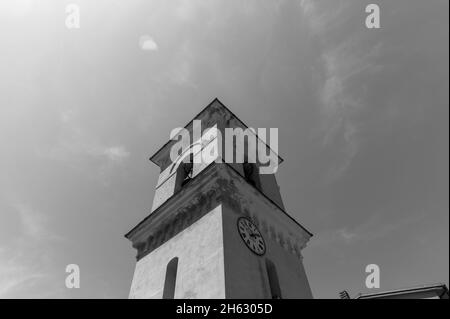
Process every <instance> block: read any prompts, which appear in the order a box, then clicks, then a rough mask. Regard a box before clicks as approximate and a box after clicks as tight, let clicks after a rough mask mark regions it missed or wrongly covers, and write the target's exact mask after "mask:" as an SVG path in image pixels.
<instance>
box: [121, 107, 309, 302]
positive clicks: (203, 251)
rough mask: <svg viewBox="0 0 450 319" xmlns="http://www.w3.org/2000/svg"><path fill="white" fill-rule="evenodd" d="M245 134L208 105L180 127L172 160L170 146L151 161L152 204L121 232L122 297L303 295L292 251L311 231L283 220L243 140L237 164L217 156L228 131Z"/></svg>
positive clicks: (275, 194)
mask: <svg viewBox="0 0 450 319" xmlns="http://www.w3.org/2000/svg"><path fill="white" fill-rule="evenodd" d="M197 123H200V124H201V130H200V131H199V132H197V134H196V132H195V131H196V124H197ZM247 128H248V127H247V126H246V125H245V124H244V123H243V122H242V121H240V120H239V119H238V118H237V117H236V116H235V115H234V114H233V113H232V112H231V111H230V110H229V109H228V108H227V107H225V106H224V105H223V104H222V103H221V102H220V101H219V100H218V99H215V100H214V101H212V102H211V103H210V104H209V105H208V106H207V107H206V108H204V109H203V110H202V111H201V112H200V113H199V114H198V115H197V116H196V117H195V118H194V119H193V120H192V121H191V122H189V123H188V124H187V125H186V126H185V128H184V130H185V132H189V135H190V136H191V137H192V140H191V142H190V145H189V147H188V148H187V151H185V152H181V153H180V154H178V157H177V159H176V160H172V159H173V148H174V147H175V146H176V144H177V143H179V140H176V139H173V140H169V142H167V143H166V144H165V145H164V146H163V147H162V148H161V149H160V150H159V151H157V152H156V153H155V154H154V155H153V156H152V157H151V158H150V160H151V161H152V162H153V163H155V164H156V165H158V166H159V167H160V175H159V179H158V182H157V185H156V190H155V195H154V199H153V206H152V209H151V212H150V214H149V215H148V216H146V217H145V218H144V219H143V220H142V221H141V222H139V223H138V224H137V225H136V226H135V227H134V228H133V229H132V230H131V231H129V232H128V233H127V234H126V235H125V237H126V238H128V239H129V240H130V241H131V242H132V245H133V247H134V248H135V249H136V250H137V256H136V259H137V263H136V268H135V272H134V277H133V281H132V284H131V290H130V294H129V297H130V298H186V299H192V298H258V299H259V298H260V299H270V298H312V294H311V289H310V287H309V283H308V279H307V276H306V273H305V270H304V267H303V262H302V254H301V251H302V249H303V248H304V247H305V246H306V243H307V242H308V240H309V239H310V237H311V236H312V234H311V233H310V232H309V231H307V230H306V229H305V228H304V227H303V226H302V225H300V224H299V223H298V222H297V221H296V220H295V219H293V218H292V217H291V216H289V215H288V213H286V211H285V208H284V205H283V201H282V198H281V195H280V191H279V187H278V184H277V181H276V178H275V174H274V173H272V174H261V173H260V172H261V170H260V167H261V165H262V164H261V163H259V162H258V161H256V162H255V163H254V162H253V161H250V160H248V158H249V157H248V153H249V152H250V151H252V147H253V151H254V148H255V145H253V146H252V145H251V143H249V142H248V141H249V139H248V136H247V139H246V140H245V141H246V142H245V146H246V147H245V150H246V151H245V159H244V161H234V162H230V161H228V160H225V157H224V156H223V155H222V154H224V153H225V151H227V150H228V151H229V148H228V149H227V148H226V147H225V145H226V144H227V143H228V141H224V140H226V139H227V138H228V137H229V136H227V133H226V131H227V129H233V130H246V129H247ZM197 131H198V130H197ZM247 131H249V130H247ZM250 132H251V131H250ZM196 135H197V136H196ZM254 137H256V141H257V143H256V144H257V146H260V145H261V143H264V147H265V149H266V150H267V152H269V153H272V155H273V153H274V152H273V151H272V150H271V149H270V147H269V146H268V145H266V144H265V142H264V141H262V140H263V139H262V138H259V137H258V136H256V134H255V136H254ZM228 145H233V147H232V153H236V149H238V147H239V146H236V145H237V143H236V140H233V142H232V144H228ZM205 154H206V156H205ZM234 155H236V154H234ZM233 158H234V157H233ZM236 158H237V155H236ZM276 160H277V161H278V163H277V164H280V163H281V162H282V159H281V158H280V157H279V156H278V155H277V154H276Z"/></svg>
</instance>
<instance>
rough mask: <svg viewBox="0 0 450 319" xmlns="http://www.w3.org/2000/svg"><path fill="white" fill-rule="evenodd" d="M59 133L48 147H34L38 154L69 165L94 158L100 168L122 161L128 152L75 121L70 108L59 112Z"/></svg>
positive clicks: (76, 164) (123, 147)
mask: <svg viewBox="0 0 450 319" xmlns="http://www.w3.org/2000/svg"><path fill="white" fill-rule="evenodd" d="M60 119H61V126H62V128H61V133H60V135H59V136H58V138H57V142H56V143H55V144H53V145H51V146H50V147H48V148H43V147H40V148H38V149H36V152H37V154H38V155H39V156H41V157H45V158H47V159H51V160H55V161H61V162H64V163H66V164H67V165H69V166H73V167H76V166H80V167H81V166H82V165H80V164H81V163H86V161H88V160H96V161H97V162H98V163H99V165H100V170H102V169H103V170H104V169H105V168H107V167H111V166H112V165H116V164H120V163H122V162H124V161H125V160H126V159H127V158H128V157H129V156H130V152H129V151H128V150H127V149H126V148H125V146H123V145H120V144H107V143H103V142H101V141H100V140H99V138H98V137H96V136H95V135H93V134H89V133H88V131H87V130H86V129H84V128H82V127H81V126H80V125H78V123H77V119H76V114H75V113H74V112H73V111H71V110H65V111H63V112H61V116H60Z"/></svg>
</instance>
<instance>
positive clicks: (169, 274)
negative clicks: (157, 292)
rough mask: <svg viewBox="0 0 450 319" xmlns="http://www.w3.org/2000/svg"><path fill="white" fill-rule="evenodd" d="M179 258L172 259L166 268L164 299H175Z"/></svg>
mask: <svg viewBox="0 0 450 319" xmlns="http://www.w3.org/2000/svg"><path fill="white" fill-rule="evenodd" d="M177 269H178V257H175V258H172V260H170V261H169V263H168V264H167V268H166V279H165V280H164V290H163V299H174V297H175V285H176V281H177Z"/></svg>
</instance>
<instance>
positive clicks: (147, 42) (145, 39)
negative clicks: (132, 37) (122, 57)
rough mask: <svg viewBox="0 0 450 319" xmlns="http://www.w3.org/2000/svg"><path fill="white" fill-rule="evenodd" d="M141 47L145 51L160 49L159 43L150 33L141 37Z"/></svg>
mask: <svg viewBox="0 0 450 319" xmlns="http://www.w3.org/2000/svg"><path fill="white" fill-rule="evenodd" d="M139 47H140V48H141V50H143V51H157V50H158V44H157V43H156V42H155V40H153V38H152V37H151V36H149V35H142V36H141V37H140V38H139Z"/></svg>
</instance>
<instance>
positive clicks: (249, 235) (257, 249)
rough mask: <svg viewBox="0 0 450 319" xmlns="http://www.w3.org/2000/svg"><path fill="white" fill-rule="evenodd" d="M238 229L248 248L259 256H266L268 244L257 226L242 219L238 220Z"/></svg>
mask: <svg viewBox="0 0 450 319" xmlns="http://www.w3.org/2000/svg"><path fill="white" fill-rule="evenodd" d="M237 227H238V231H239V235H241V238H242V240H243V241H244V243H245V244H246V245H247V247H248V248H249V249H250V250H251V251H253V252H254V253H255V254H257V255H259V256H262V255H264V253H265V252H266V243H265V242H264V239H263V237H262V235H261V233H260V232H259V230H258V228H256V226H255V224H253V223H252V222H251V221H250V219H248V218H246V217H241V218H239V219H238V222H237Z"/></svg>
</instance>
